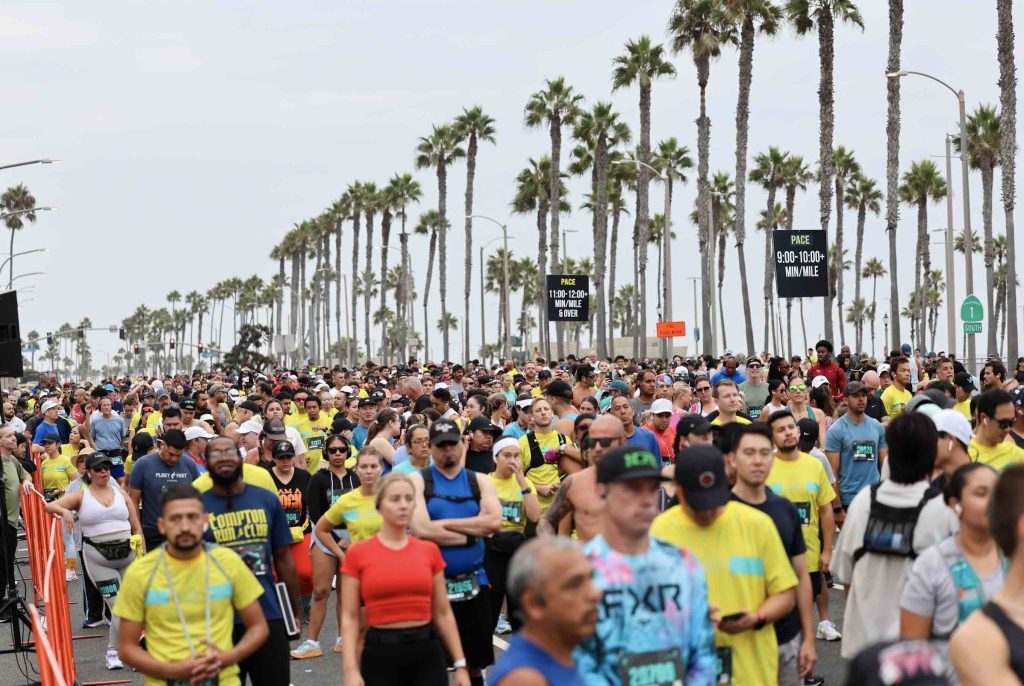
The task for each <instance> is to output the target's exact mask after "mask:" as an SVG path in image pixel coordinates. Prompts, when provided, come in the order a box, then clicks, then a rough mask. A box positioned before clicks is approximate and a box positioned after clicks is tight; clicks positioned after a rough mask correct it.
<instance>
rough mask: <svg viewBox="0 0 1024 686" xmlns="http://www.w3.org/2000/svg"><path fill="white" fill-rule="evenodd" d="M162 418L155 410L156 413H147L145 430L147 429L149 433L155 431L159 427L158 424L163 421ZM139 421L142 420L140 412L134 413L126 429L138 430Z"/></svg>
mask: <svg viewBox="0 0 1024 686" xmlns="http://www.w3.org/2000/svg"><path fill="white" fill-rule="evenodd" d="M163 418H164V416H163V414H162V413H161V412H160V411H159V410H157V411H156V412H150V413H149V419H147V420H146V427H145V428H147V429H149V430H151V431H156V429H157V427H158V426H160V422H161V421H163ZM141 419H142V413H141V412H136V413H135V414H133V415H132V421H131V424H130V425H129V427H128V428H130V429H138V428H139V421H141Z"/></svg>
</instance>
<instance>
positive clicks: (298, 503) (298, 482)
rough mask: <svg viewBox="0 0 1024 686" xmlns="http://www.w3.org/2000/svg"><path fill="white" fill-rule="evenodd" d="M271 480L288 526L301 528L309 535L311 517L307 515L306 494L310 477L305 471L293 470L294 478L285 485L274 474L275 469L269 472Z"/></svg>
mask: <svg viewBox="0 0 1024 686" xmlns="http://www.w3.org/2000/svg"><path fill="white" fill-rule="evenodd" d="M268 471H269V472H270V478H271V479H273V480H274V485H275V486H277V499H278V500H280V501H281V507H283V508H284V514H285V517H287V518H288V526H289V527H293V526H301V527H302V532H303V533H309V529H310V526H309V517H308V516H307V515H306V503H305V493H306V487H307V486H308V485H309V479H310V475H309V472H307V471H306V470H305V469H293V470H292V478H291V480H290V481H289V482H288V483H284V482H283V481H281V479H279V478H278V476H277V474H276V473H274V470H273V469H270V470H268Z"/></svg>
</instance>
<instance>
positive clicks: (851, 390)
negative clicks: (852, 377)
mask: <svg viewBox="0 0 1024 686" xmlns="http://www.w3.org/2000/svg"><path fill="white" fill-rule="evenodd" d="M870 392H871V391H870V390H869V389H868V387H867V386H865V385H864V384H862V383H861V382H860V381H851V382H850V383H848V384H846V391H845V392H844V394H843V395H844V397H846V398H849V397H850V396H851V395H856V394H858V393H870Z"/></svg>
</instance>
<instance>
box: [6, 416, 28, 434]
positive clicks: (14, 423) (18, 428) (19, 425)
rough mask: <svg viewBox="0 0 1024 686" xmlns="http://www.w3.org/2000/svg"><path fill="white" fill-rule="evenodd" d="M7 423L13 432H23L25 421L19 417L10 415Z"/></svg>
mask: <svg viewBox="0 0 1024 686" xmlns="http://www.w3.org/2000/svg"><path fill="white" fill-rule="evenodd" d="M7 424H8V425H9V426H10V427H11V428H12V429H14V432H15V433H19V434H23V433H25V422H23V421H21V418H20V417H11V419H10V421H8V422H7Z"/></svg>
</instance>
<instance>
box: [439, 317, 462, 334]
mask: <svg viewBox="0 0 1024 686" xmlns="http://www.w3.org/2000/svg"><path fill="white" fill-rule="evenodd" d="M458 328H459V320H458V319H457V318H456V317H455V315H454V314H452V313H451V312H445V313H443V314H442V315H441V318H440V319H438V320H437V330H438V331H440V332H441V335H442V336H443V337H445V338H447V337H448V332H449V331H455V330H457V329H458Z"/></svg>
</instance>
